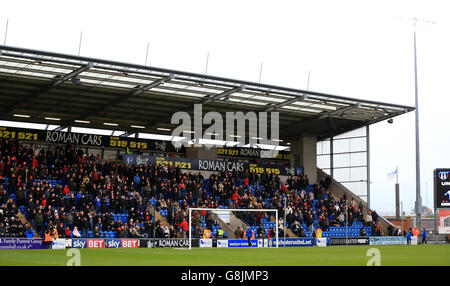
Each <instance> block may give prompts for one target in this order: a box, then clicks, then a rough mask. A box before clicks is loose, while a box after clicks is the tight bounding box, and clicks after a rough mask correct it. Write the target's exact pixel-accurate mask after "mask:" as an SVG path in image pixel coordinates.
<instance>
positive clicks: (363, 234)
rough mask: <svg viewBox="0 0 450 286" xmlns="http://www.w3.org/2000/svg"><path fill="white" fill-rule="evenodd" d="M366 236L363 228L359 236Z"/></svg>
mask: <svg viewBox="0 0 450 286" xmlns="http://www.w3.org/2000/svg"><path fill="white" fill-rule="evenodd" d="M366 235H367V233H366V230H365V229H364V228H363V227H361V229H360V230H359V236H366Z"/></svg>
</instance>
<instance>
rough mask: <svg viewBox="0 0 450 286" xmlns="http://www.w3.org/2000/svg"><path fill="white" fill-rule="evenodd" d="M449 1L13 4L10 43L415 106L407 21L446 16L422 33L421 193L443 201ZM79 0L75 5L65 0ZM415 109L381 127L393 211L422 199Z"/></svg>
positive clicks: (379, 195) (381, 184)
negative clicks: (438, 175) (439, 180)
mask: <svg viewBox="0 0 450 286" xmlns="http://www.w3.org/2000/svg"><path fill="white" fill-rule="evenodd" d="M446 2H448V1H444V0H443V1H430V0H427V1H392V0H391V1H383V0H378V1H280V0H279V1H261V0H259V1H242V0H241V1H235V0H228V1H212V0H209V1H192V0H191V1H136V0H128V1H83V0H79V1H75V2H74V1H71V2H67V1H44V0H40V1H20V0H14V1H4V3H2V5H1V9H0V36H1V37H0V39H1V43H2V44H3V41H4V38H5V30H6V21H7V20H9V28H8V33H7V39H6V44H7V45H10V46H17V47H23V48H30V49H37V50H45V51H52V52H60V53H66V54H77V53H78V46H79V38H80V32H82V33H83V38H82V45H81V54H80V55H82V56H87V57H96V58H102V59H107V60H115V61H122V62H130V63H137V64H144V63H145V56H146V49H147V43H149V44H150V48H149V55H148V61H147V64H148V65H151V66H155V67H162V68H168V69H176V70H182V71H188V72H195V73H204V72H205V64H206V57H207V54H208V53H209V65H208V74H210V75H215V76H222V77H227V78H233V79H240V80H248V81H255V82H257V81H258V80H259V74H260V65H261V62H262V63H263V69H262V76H261V82H262V83H266V84H275V85H281V86H286V87H293V88H299V89H305V88H306V84H307V77H308V72H309V71H310V72H311V78H310V85H309V89H310V90H313V91H317V92H324V93H330V94H335V95H341V96H346V97H354V98H359V99H367V100H376V101H382V102H386V103H395V104H402V105H409V106H414V104H415V103H414V69H413V63H414V62H413V59H414V57H413V30H412V25H411V23H410V22H408V21H406V20H402V19H407V18H412V17H417V18H421V19H426V20H432V21H436V22H437V23H436V24H435V25H433V26H432V27H428V26H426V27H424V28H421V29H419V30H418V32H417V53H418V79H419V83H418V85H419V110H420V116H419V118H420V151H421V183H422V184H421V189H422V198H423V203H424V204H426V205H427V206H429V207H433V181H432V172H433V170H434V169H435V168H442V167H450V155H449V154H448V153H447V151H448V149H449V146H450V132H449V131H448V130H449V128H450V121H449V119H448V114H449V110H448V109H449V107H450V104H449V103H450V102H449V101H450V100H449V97H450V94H449V89H448V84H449V82H450V68H449V67H450V55H449V51H450V38H449V35H450V33H449V32H450V22H449V18H448V11H449V8H448V5H446V4H448V3H446ZM65 3H68V4H65ZM414 136H415V131H414V112H412V113H408V114H406V115H402V116H399V117H396V118H395V119H394V124H388V123H386V122H381V123H378V124H375V125H373V126H371V142H370V144H371V166H372V171H371V181H372V187H371V188H372V192H371V197H372V199H371V203H372V207H373V208H375V209H376V210H377V211H378V212H380V213H391V214H392V213H394V207H395V203H394V199H395V197H394V181H389V180H388V179H387V176H386V174H387V173H388V172H390V171H392V170H394V169H395V167H396V166H398V168H399V183H400V192H401V200H402V201H403V202H404V208H405V210H406V212H407V213H408V212H409V211H410V209H411V208H412V207H413V202H414V200H415V144H414V138H415V137H414Z"/></svg>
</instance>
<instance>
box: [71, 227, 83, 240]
mask: <svg viewBox="0 0 450 286" xmlns="http://www.w3.org/2000/svg"><path fill="white" fill-rule="evenodd" d="M72 234H73V237H75V238H80V237H81V234H80V232H79V231H78V227H76V226H75V227H74V228H73V232H72Z"/></svg>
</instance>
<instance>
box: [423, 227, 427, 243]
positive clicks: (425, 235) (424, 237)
mask: <svg viewBox="0 0 450 286" xmlns="http://www.w3.org/2000/svg"><path fill="white" fill-rule="evenodd" d="M422 243H425V244H427V231H426V229H425V228H423V232H422Z"/></svg>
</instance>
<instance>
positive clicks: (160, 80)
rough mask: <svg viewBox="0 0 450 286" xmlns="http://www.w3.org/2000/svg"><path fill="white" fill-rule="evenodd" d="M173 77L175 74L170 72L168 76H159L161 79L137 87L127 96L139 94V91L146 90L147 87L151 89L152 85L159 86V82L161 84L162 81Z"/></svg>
mask: <svg viewBox="0 0 450 286" xmlns="http://www.w3.org/2000/svg"><path fill="white" fill-rule="evenodd" d="M174 78H175V75H174V74H173V73H171V74H170V75H169V76H167V77H163V78H161V79H158V80H157V81H154V82H152V83H151V84H148V85H146V86H143V87H141V88H139V89H138V90H135V91H134V92H132V93H131V94H130V95H129V97H132V96H135V95H138V94H141V93H143V92H145V91H147V90H149V89H152V88H154V87H157V86H159V85H161V84H163V83H165V82H167V81H169V80H172V79H174Z"/></svg>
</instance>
